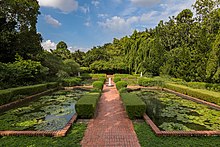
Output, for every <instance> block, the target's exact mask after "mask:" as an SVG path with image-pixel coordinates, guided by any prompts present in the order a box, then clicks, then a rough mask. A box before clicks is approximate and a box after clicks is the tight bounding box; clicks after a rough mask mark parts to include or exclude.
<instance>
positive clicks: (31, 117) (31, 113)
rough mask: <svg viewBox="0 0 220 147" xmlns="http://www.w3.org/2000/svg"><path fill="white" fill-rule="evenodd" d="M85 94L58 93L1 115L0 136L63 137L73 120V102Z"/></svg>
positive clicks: (62, 91)
mask: <svg viewBox="0 0 220 147" xmlns="http://www.w3.org/2000/svg"><path fill="white" fill-rule="evenodd" d="M86 93H87V90H86V91H85V90H82V89H74V90H71V91H69V90H61V91H57V92H55V93H53V94H51V95H47V96H42V97H40V98H39V99H37V100H35V101H33V102H30V103H27V104H24V105H22V106H20V107H18V108H14V109H11V110H9V111H6V112H4V113H1V114H0V124H1V125H0V130H2V131H0V135H1V136H5V135H6V136H7V135H29V136H65V134H66V132H67V131H68V129H69V128H70V127H71V125H72V123H73V122H74V121H75V120H76V118H77V114H76V111H75V103H76V102H77V101H78V100H79V99H80V98H81V97H82V96H83V95H84V94H86ZM9 130H10V131H9ZM11 130H12V131H11Z"/></svg>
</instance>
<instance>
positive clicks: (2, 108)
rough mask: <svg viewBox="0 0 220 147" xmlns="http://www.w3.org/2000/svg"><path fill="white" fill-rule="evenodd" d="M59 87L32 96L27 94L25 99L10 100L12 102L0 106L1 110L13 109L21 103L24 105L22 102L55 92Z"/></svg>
mask: <svg viewBox="0 0 220 147" xmlns="http://www.w3.org/2000/svg"><path fill="white" fill-rule="evenodd" d="M58 89H59V88H54V89H49V90H46V91H44V92H40V93H37V94H34V95H31V96H27V97H25V98H24V99H19V100H16V101H13V102H10V103H8V104H4V105H1V106H0V111H1V112H4V111H7V110H9V109H12V108H14V107H17V106H19V105H22V104H24V103H27V102H30V101H33V100H34V99H36V98H38V97H40V96H43V95H46V94H49V93H51V92H54V91H56V90H58Z"/></svg>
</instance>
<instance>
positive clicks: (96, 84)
mask: <svg viewBox="0 0 220 147" xmlns="http://www.w3.org/2000/svg"><path fill="white" fill-rule="evenodd" d="M92 86H93V88H95V89H100V90H102V88H103V82H102V81H95V82H93V83H92Z"/></svg>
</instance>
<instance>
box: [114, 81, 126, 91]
mask: <svg viewBox="0 0 220 147" xmlns="http://www.w3.org/2000/svg"><path fill="white" fill-rule="evenodd" d="M127 86H128V83H127V82H125V81H118V82H117V83H116V88H117V89H118V90H120V89H121V88H126V87H127Z"/></svg>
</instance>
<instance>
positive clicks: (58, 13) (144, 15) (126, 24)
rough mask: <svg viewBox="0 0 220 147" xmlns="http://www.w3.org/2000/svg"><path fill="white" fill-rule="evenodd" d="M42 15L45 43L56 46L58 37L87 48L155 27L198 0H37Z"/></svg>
mask: <svg viewBox="0 0 220 147" xmlns="http://www.w3.org/2000/svg"><path fill="white" fill-rule="evenodd" d="M38 1H39V4H40V6H41V8H40V12H41V15H39V17H38V24H37V28H38V32H40V33H41V34H42V36H43V39H44V40H43V43H42V46H43V47H44V48H45V49H47V50H48V49H54V48H55V46H56V44H57V43H58V42H59V41H64V42H66V43H67V45H68V47H69V49H70V50H71V51H75V50H77V49H80V50H82V51H87V50H88V49H91V48H92V47H93V46H98V45H103V44H105V43H109V42H112V40H113V38H121V37H123V36H125V35H131V34H132V32H133V31H134V30H135V29H136V30H138V31H143V30H145V28H154V27H155V26H156V25H157V24H158V23H159V21H160V20H164V21H167V20H168V18H169V16H176V15H177V14H178V13H179V12H180V11H182V10H183V9H186V8H191V5H192V4H193V3H194V2H195V0H38Z"/></svg>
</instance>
